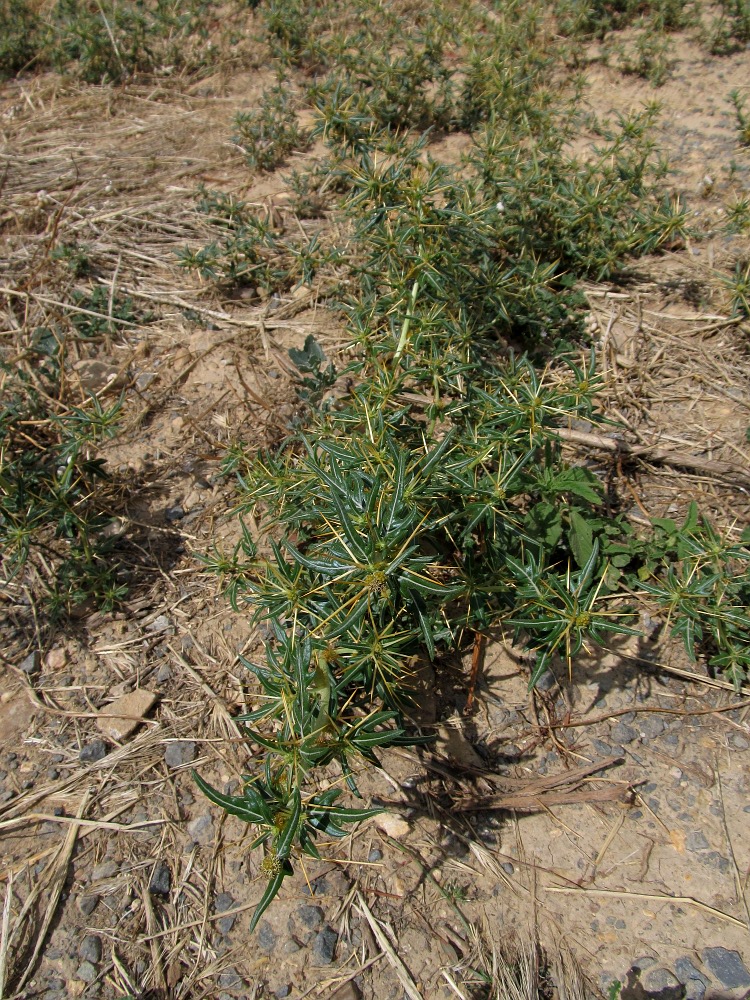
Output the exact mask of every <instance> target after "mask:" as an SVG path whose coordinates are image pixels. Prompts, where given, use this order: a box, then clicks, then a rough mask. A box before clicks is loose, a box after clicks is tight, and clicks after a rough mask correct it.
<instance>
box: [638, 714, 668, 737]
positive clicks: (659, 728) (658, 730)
mask: <svg viewBox="0 0 750 1000" xmlns="http://www.w3.org/2000/svg"><path fill="white" fill-rule="evenodd" d="M638 728H639V729H640V731H641V739H646V740H653V739H656V737H657V736H661V734H662V733H663V732H664V730H665V729H666V725H665V723H664V720H663V719H660V718H659V716H658V715H647V716H646V718H645V719H641V720H640V722H639V723H638Z"/></svg>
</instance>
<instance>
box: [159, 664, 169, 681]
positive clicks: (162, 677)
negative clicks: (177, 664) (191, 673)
mask: <svg viewBox="0 0 750 1000" xmlns="http://www.w3.org/2000/svg"><path fill="white" fill-rule="evenodd" d="M171 676H172V668H171V667H170V666H169V664H168V663H162V665H161V666H160V667H159V669H158V670H157V672H156V683H157V684H164V683H165V681H168V680H169V678H170V677H171Z"/></svg>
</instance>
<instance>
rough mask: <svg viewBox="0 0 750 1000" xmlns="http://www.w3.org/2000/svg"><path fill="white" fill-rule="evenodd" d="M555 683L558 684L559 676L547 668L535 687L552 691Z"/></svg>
mask: <svg viewBox="0 0 750 1000" xmlns="http://www.w3.org/2000/svg"><path fill="white" fill-rule="evenodd" d="M555 684H557V678H556V677H555V675H554V674H553V673H552V671H551V670H545V671H544V673H543V674H542V676H541V677H540V678H539V680H538V681H537V682H536V685H535V687H536V688H537V689H538V690H539V691H550V690H551V689H552V688H553V687H554V686H555Z"/></svg>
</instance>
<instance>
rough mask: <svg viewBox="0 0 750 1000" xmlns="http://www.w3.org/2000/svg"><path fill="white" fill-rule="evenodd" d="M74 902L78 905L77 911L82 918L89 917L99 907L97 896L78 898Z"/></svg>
mask: <svg viewBox="0 0 750 1000" xmlns="http://www.w3.org/2000/svg"><path fill="white" fill-rule="evenodd" d="M76 902H77V904H78V909H79V910H80V911H81V913H82V914H83V916H84V917H90V916H91V914H92V913H93V912H94V910H95V909H96V908H97V906H98V905H99V896H97V895H87V896H79V897H78V899H77V900H76Z"/></svg>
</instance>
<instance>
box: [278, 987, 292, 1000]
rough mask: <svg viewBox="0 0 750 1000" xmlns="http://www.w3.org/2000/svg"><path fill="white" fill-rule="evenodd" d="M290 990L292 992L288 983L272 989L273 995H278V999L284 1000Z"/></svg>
mask: <svg viewBox="0 0 750 1000" xmlns="http://www.w3.org/2000/svg"><path fill="white" fill-rule="evenodd" d="M291 992H292V987H291V986H290V985H289V984H288V983H285V984H284V986H278V987H277V988H276V989H275V990H274V991H273V995H274V996H275V997H278V998H279V1000H284V998H285V997H288V996H289V994H290V993H291Z"/></svg>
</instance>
